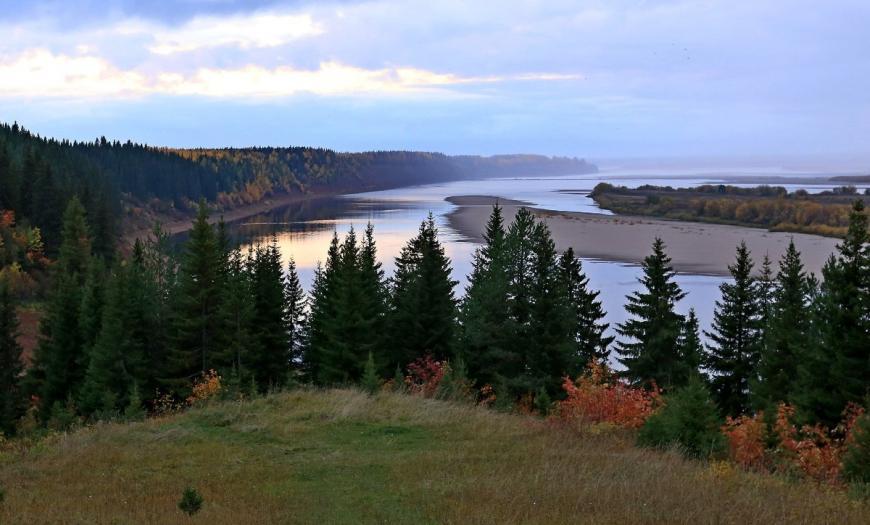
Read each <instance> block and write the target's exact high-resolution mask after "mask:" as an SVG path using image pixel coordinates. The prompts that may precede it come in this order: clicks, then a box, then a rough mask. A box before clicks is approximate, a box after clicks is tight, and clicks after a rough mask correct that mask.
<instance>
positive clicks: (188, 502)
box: [178, 487, 202, 516]
mask: <svg viewBox="0 0 870 525" xmlns="http://www.w3.org/2000/svg"><path fill="white" fill-rule="evenodd" d="M178 508H179V509H181V510H182V512H185V513H187V515H188V516H193V515H194V514H196V513H197V512H199V511H200V509H201V508H202V496H200V495H199V492H197V491H196V489H194V488H193V487H187V488H186V489H184V493H183V494H182V495H181V501H179V502H178Z"/></svg>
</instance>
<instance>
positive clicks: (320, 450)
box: [0, 390, 870, 524]
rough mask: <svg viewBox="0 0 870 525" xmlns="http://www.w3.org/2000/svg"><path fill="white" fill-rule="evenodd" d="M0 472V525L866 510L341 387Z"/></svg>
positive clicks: (23, 457)
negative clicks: (0, 497) (185, 505)
mask: <svg viewBox="0 0 870 525" xmlns="http://www.w3.org/2000/svg"><path fill="white" fill-rule="evenodd" d="M187 485H191V486H194V487H195V488H197V490H199V492H200V493H201V494H202V495H203V496H204V498H205V504H204V507H203V510H202V511H201V512H200V513H199V514H197V515H196V516H194V517H193V518H188V517H187V516H186V515H184V514H182V513H181V512H180V511H179V510H178V509H177V507H176V503H177V501H178V499H179V498H180V496H181V492H182V490H183V489H184V487H186V486H187ZM0 486H2V487H3V488H4V489H5V492H6V497H5V501H4V502H3V503H0V523H89V524H90V523H160V524H170V523H209V524H223V523H663V522H666V523H868V522H870V508H868V506H866V505H864V504H861V503H857V502H855V501H850V500H848V499H847V498H846V496H845V495H844V494H842V493H839V492H836V491H833V490H830V489H825V488H822V487H817V486H815V485H811V484H808V483H803V482H800V483H798V482H795V483H790V482H787V481H785V480H781V479H777V478H773V477H766V476H759V475H752V474H748V473H743V472H737V471H735V470H733V469H732V468H730V467H729V466H727V465H723V464H713V465H709V464H704V463H696V462H689V461H685V460H683V459H681V458H679V457H678V456H677V455H676V454H661V453H656V452H651V451H645V450H640V449H637V448H635V447H634V446H632V438H631V436H630V435H626V434H620V433H613V432H602V433H594V432H585V433H582V434H578V433H576V432H569V431H566V430H562V429H559V428H553V427H551V426H549V425H547V424H544V423H542V422H541V421H539V420H535V419H530V418H524V417H519V416H510V415H503V414H498V413H495V412H492V411H487V410H484V409H478V408H475V407H469V406H463V405H456V404H450V403H445V402H439V401H432V400H423V399H419V398H412V397H408V396H402V395H393V394H382V395H379V396H377V397H375V398H370V397H368V396H366V395H365V394H362V393H359V392H356V391H350V390H331V391H314V390H311V391H297V392H292V393H287V394H280V395H275V396H271V397H268V398H265V399H260V400H256V401H253V402H247V403H225V404H217V405H212V406H209V407H205V408H201V409H196V410H192V411H190V412H188V413H186V414H182V415H179V416H175V417H171V418H165V419H162V420H150V421H146V422H143V423H137V424H129V425H121V424H111V425H99V426H96V427H92V428H87V429H83V430H80V431H78V432H75V433H72V434H69V435H64V436H59V437H55V438H52V439H49V440H46V441H44V442H42V443H41V444H40V445H38V446H35V447H32V448H31V449H29V450H27V451H24V452H12V451H8V450H7V451H6V452H2V453H0Z"/></svg>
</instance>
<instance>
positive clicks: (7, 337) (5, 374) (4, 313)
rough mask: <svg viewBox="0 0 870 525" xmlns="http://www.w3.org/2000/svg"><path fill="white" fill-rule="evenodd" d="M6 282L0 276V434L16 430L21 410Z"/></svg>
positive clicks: (16, 350)
mask: <svg viewBox="0 0 870 525" xmlns="http://www.w3.org/2000/svg"><path fill="white" fill-rule="evenodd" d="M15 308H16V304H15V298H14V297H13V295H12V293H11V291H10V290H9V283H7V282H6V280H5V279H0V435H6V436H10V435H12V434H14V433H15V423H16V422H17V421H18V419H19V418H20V417H21V415H22V414H23V413H24V408H25V402H24V401H25V396H24V392H23V391H22V387H21V371H22V369H23V365H22V362H21V346H20V345H19V344H18V314H17V312H16V310H15Z"/></svg>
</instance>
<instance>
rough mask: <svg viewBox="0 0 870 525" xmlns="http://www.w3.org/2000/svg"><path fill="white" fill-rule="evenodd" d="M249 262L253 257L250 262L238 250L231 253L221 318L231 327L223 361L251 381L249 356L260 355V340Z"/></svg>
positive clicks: (223, 350) (228, 328) (228, 259)
mask: <svg viewBox="0 0 870 525" xmlns="http://www.w3.org/2000/svg"><path fill="white" fill-rule="evenodd" d="M248 262H253V255H252V256H251V257H249V258H248V261H246V260H245V258H244V256H243V255H242V252H241V250H238V249H236V250H232V251H231V252H230V253H229V256H228V257H227V268H226V274H225V277H224V279H225V286H224V297H223V299H222V300H221V308H222V309H223V312H222V315H221V316H220V318H221V320H222V321H223V322H225V323H226V324H227V325H226V326H227V329H226V331H225V336H226V341H225V342H224V348H223V349H222V353H223V354H224V355H223V356H222V357H221V361H222V362H224V363H225V366H229V367H230V368H232V369H233V370H235V371H236V373H237V374H239V376H240V377H239V378H240V379H248V378H247V374H248V373H249V367H250V366H251V363H249V362H248V359H249V357H250V356H252V355H260V350H259V345H260V341H259V339H258V338H257V337H256V336H255V333H254V332H255V331H256V312H255V309H254V306H255V301H254V300H253V297H254V285H253V279H252V276H251V271H250V270H251V269H250V268H249V266H250V265H249V264H248Z"/></svg>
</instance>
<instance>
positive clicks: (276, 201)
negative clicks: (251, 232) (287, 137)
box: [124, 192, 341, 244]
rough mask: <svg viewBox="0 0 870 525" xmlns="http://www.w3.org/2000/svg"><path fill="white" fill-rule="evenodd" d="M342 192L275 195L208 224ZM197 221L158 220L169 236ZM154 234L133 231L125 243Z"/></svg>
mask: <svg viewBox="0 0 870 525" xmlns="http://www.w3.org/2000/svg"><path fill="white" fill-rule="evenodd" d="M340 194H341V193H340V192H329V193H291V194H283V195H275V196H272V197H269V198H268V199H263V200H261V201H259V202H255V203H252V204H243V205H241V206H237V207H235V208H232V209H229V210H218V211H213V212H211V214H210V216H209V220H208V222H210V223H212V224H216V223H217V222H219V221H220V220H221V219H223V220H224V221H225V222H235V221H239V220H242V219H246V218H248V217H253V216H255V215H259V214H261V213H266V212H269V211H271V210H274V209H276V208H280V207H282V206H286V205H288V204H293V203H296V202H302V201H305V200H311V199H318V198H322V197H332V196H336V195H340ZM195 220H196V213H195V211H194V212H191V213H190V215H188V216H184V217H181V218H178V217H171V218H168V217H166V216H164V217H161V218H159V219H158V221H157V222H159V223H160V227H161V229H162V230H163V231H164V232H166V233H168V234H169V235H176V234H179V233H184V232H186V231H188V230H190V229H191V228H192V227H193V223H194V221H195ZM152 232H153V227H148V228H140V229H137V230H134V231H131V232H129V233H127V234H125V235H124V241H125V242H127V243H129V244H132V243H133V241H135V240H136V239H144V238H147V237H149V236H150V235H151V234H152Z"/></svg>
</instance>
